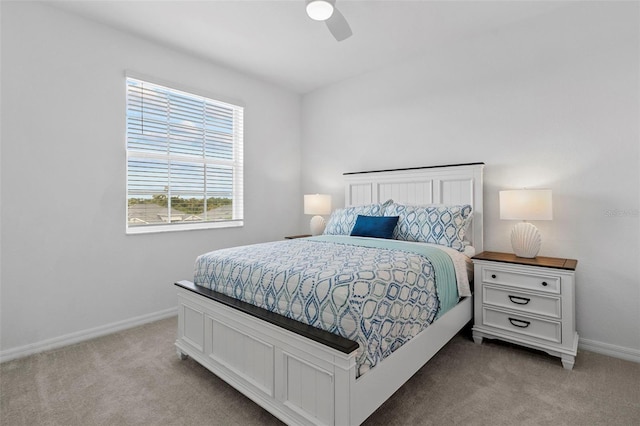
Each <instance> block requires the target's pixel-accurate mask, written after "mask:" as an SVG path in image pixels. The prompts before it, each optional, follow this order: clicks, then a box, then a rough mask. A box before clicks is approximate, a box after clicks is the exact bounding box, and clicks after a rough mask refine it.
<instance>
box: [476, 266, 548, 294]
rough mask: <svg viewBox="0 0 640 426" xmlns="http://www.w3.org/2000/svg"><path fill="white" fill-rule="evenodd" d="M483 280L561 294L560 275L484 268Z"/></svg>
mask: <svg viewBox="0 0 640 426" xmlns="http://www.w3.org/2000/svg"><path fill="white" fill-rule="evenodd" d="M482 281H483V282H485V283H491V284H500V285H506V286H512V287H518V288H522V289H529V290H536V291H544V292H546V293H556V294H560V277H559V276H553V275H537V274H525V273H519V272H512V271H509V270H506V269H499V268H487V267H484V268H482Z"/></svg>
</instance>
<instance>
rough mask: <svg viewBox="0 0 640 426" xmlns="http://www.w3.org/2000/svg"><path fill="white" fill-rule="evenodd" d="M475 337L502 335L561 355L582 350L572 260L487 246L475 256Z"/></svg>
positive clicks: (566, 360)
mask: <svg viewBox="0 0 640 426" xmlns="http://www.w3.org/2000/svg"><path fill="white" fill-rule="evenodd" d="M473 263H474V291H475V300H474V325H473V340H474V341H475V342H476V343H478V344H481V343H482V339H483V338H487V339H500V340H504V341H508V342H511V343H515V344H518V345H522V346H527V347H530V348H534V349H539V350H542V351H545V352H547V353H548V354H550V355H553V356H557V357H560V358H562V365H563V367H564V368H566V369H568V370H571V369H572V368H573V364H574V362H575V357H576V353H577V351H578V333H577V332H576V321H575V270H576V266H577V264H578V261H577V260H574V259H559V258H554V257H542V256H538V257H536V258H533V259H527V258H522V257H517V256H516V255H514V254H509V253H497V252H489V251H485V252H482V253H480V254H478V255H476V256H474V257H473Z"/></svg>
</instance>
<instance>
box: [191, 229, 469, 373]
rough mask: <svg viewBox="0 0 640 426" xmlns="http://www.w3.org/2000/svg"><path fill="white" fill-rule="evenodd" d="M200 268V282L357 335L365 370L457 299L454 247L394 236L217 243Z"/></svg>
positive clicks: (343, 333)
mask: <svg viewBox="0 0 640 426" xmlns="http://www.w3.org/2000/svg"><path fill="white" fill-rule="evenodd" d="M194 275H195V276H194V283H195V284H197V285H199V286H202V287H206V288H209V289H211V290H214V291H217V292H220V293H223V294H226V295H227V296H231V297H234V298H236V299H239V300H242V301H244V302H247V303H251V304H253V305H255V306H259V307H261V308H264V309H267V310H269V311H272V312H276V313H278V314H280V315H283V316H286V317H288V318H292V319H294V320H296V321H300V322H303V323H306V324H309V325H311V326H314V327H317V328H321V329H323V330H326V331H329V332H331V333H334V334H338V335H340V336H343V337H346V338H348V339H351V340H354V341H356V342H357V343H358V344H359V346H360V347H359V349H358V352H357V365H358V372H359V374H363V373H365V372H366V371H368V370H369V369H371V368H373V367H374V366H375V365H376V364H377V363H378V362H380V360H382V359H384V358H385V357H386V356H388V355H389V354H390V353H392V352H393V351H394V350H396V349H397V348H399V347H400V346H402V345H403V344H404V343H405V342H407V341H408V340H410V339H411V338H412V337H414V336H416V335H417V334H418V333H419V332H420V331H422V330H423V329H425V328H426V327H427V326H428V325H429V324H431V323H432V322H433V321H434V319H435V318H436V317H437V316H438V315H441V314H442V313H443V312H445V311H446V310H447V309H448V308H450V307H453V306H455V304H456V303H457V302H458V290H457V285H456V274H455V270H454V267H453V262H452V260H451V258H450V257H449V255H448V254H446V253H445V252H444V251H441V250H440V249H438V248H435V247H430V246H426V245H418V244H411V243H407V242H403V241H395V240H378V239H371V238H358V237H348V236H337V235H323V236H318V237H312V238H304V239H295V240H284V241H277V242H271V243H263V244H255V245H250V246H243V247H235V248H229V249H222V250H216V251H213V252H210V253H206V254H203V255H201V256H199V257H198V258H197V259H196V263H195V274H194ZM436 279H437V280H436ZM436 283H437V284H436Z"/></svg>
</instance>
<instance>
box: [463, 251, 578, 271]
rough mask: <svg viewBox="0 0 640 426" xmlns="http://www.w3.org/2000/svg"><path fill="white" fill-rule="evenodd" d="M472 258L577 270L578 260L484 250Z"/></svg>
mask: <svg viewBox="0 0 640 426" xmlns="http://www.w3.org/2000/svg"><path fill="white" fill-rule="evenodd" d="M472 259H477V260H491V261H495V262H504V263H516V264H518V265H530V266H542V267H545V268H556V269H567V270H570V271H575V270H576V266H577V265H578V261H577V260H575V259H561V258H557V257H544V256H537V257H534V258H533V259H528V258H526V257H518V256H516V255H515V254H513V253H499V252H496V251H483V252H482V253H478V254H476V255H475V256H473V258H472Z"/></svg>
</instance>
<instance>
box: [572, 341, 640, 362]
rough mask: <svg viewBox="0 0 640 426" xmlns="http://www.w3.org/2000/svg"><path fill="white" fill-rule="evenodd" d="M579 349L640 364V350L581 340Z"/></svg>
mask: <svg viewBox="0 0 640 426" xmlns="http://www.w3.org/2000/svg"><path fill="white" fill-rule="evenodd" d="M578 348H579V349H584V350H585V351H589V352H595V353H598V354H602V355H608V356H612V357H614V358H620V359H624V360H627V361H633V362H638V363H640V350H637V349H631V348H625V347H623V346H616V345H611V344H609V343H602V342H598V341H595V340H589V339H583V338H580V343H579V344H578Z"/></svg>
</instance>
